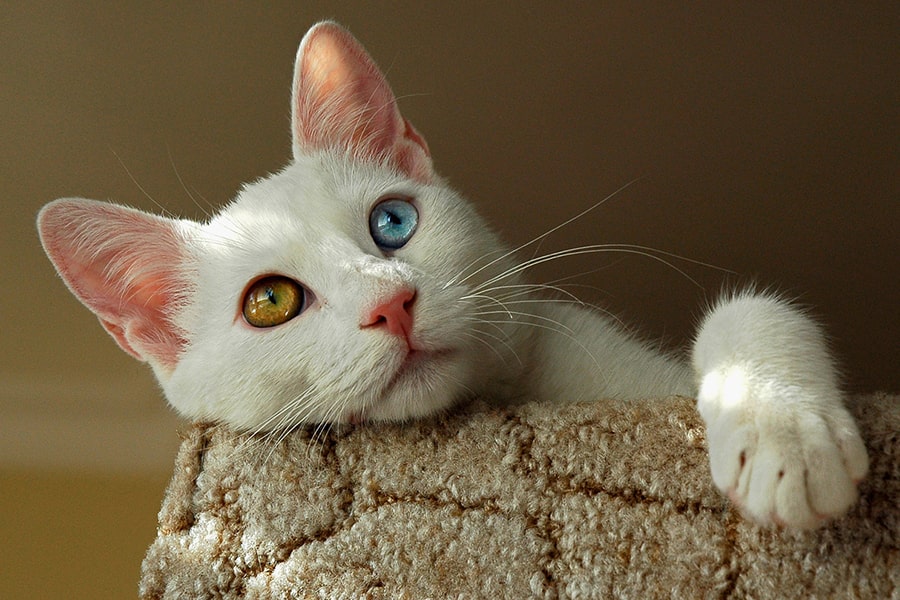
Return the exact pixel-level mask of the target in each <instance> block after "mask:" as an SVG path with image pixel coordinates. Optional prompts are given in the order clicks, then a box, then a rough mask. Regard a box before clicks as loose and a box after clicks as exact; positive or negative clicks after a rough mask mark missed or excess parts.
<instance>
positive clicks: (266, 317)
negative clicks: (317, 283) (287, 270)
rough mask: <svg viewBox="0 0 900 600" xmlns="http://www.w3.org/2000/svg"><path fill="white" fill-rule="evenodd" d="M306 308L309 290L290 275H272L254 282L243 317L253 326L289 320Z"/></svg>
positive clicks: (276, 323)
mask: <svg viewBox="0 0 900 600" xmlns="http://www.w3.org/2000/svg"><path fill="white" fill-rule="evenodd" d="M304 308H306V290H304V289H303V286H301V285H300V284H299V283H297V282H296V281H294V280H293V279H288V278H287V277H281V276H278V275H273V276H271V277H264V278H263V279H260V280H258V281H256V282H254V283H253V285H251V286H250V288H249V289H248V290H247V294H246V295H245V296H244V318H245V319H246V320H247V322H248V323H250V324H251V325H253V326H254V327H275V326H276V325H281V324H282V323H286V322H288V321H290V320H291V319H293V318H294V317H296V316H297V315H299V314H300V313H301V312H302V311H303V309H304Z"/></svg>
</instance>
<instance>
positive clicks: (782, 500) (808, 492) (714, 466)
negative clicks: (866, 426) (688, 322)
mask: <svg viewBox="0 0 900 600" xmlns="http://www.w3.org/2000/svg"><path fill="white" fill-rule="evenodd" d="M822 412H828V413H836V412H837V413H839V414H831V415H828V416H822V414H821V413H822ZM707 431H708V439H709V452H710V467H711V470H712V477H713V481H714V482H715V484H716V486H717V487H718V488H719V489H720V490H721V491H722V492H723V493H724V494H725V495H727V496H728V497H729V499H731V501H732V502H733V503H734V505H735V506H736V507H737V508H738V509H739V510H740V511H741V513H742V514H743V515H744V516H746V517H747V518H749V519H751V520H753V521H755V522H757V523H759V524H760V525H767V526H777V527H790V528H800V529H811V528H815V527H818V526H820V525H822V524H824V523H826V522H827V521H829V520H831V519H833V518H836V517H839V516H841V515H843V514H844V513H846V512H847V510H848V509H849V508H850V507H851V506H853V504H854V503H855V502H856V499H857V491H856V485H857V483H858V482H859V481H860V480H861V479H862V478H863V477H864V476H865V474H866V471H867V469H868V456H867V454H866V449H865V446H864V445H863V442H862V439H861V438H860V437H859V433H858V431H857V429H856V425H855V423H854V422H853V420H852V418H851V417H850V415H849V414H848V413H847V412H846V410H845V409H844V408H843V407H842V406H841V407H833V408H831V409H830V410H828V411H814V410H812V409H805V410H803V409H801V410H795V411H787V410H784V409H783V407H779V408H777V409H775V410H771V411H770V410H765V409H761V408H760V407H758V406H757V407H754V408H753V409H749V410H747V409H744V410H742V408H740V407H735V408H734V409H732V410H729V409H727V408H726V409H724V410H721V411H719V413H718V415H716V416H715V417H714V418H711V419H707Z"/></svg>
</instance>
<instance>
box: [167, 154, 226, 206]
mask: <svg viewBox="0 0 900 600" xmlns="http://www.w3.org/2000/svg"><path fill="white" fill-rule="evenodd" d="M166 153H167V154H168V156H169V164H171V165H172V171H173V172H174V173H175V177H176V179H178V183H179V184H181V189H183V190H184V192H185V193H186V194H187V197H188V198H190V200H191V202H193V204H194V206H196V207H197V208H199V209H200V212H202V213H203V216H205V217H206V218H209V217H210V216H212V214H213V213H214V212H215V207H214V206H213V205H212V204H211V203H209V202H208V201H207V200H206V198H203V195H202V194H198V195H199V196H200V197H201V198H203V201H204V202H206V206H205V207H204V206H201V205H200V203H199V202H197V199H196V198H195V197H194V195H193V194H192V193H191V190H189V189H188V186H187V185H186V184H185V183H184V179H182V177H181V173H179V172H178V167H177V166H176V165H175V157H173V156H172V148H170V147H169V145H168V144H166Z"/></svg>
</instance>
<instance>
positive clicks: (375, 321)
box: [360, 289, 416, 343]
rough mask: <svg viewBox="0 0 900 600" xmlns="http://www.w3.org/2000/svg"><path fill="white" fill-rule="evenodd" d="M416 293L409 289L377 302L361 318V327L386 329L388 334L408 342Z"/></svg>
mask: <svg viewBox="0 0 900 600" xmlns="http://www.w3.org/2000/svg"><path fill="white" fill-rule="evenodd" d="M415 301H416V291H415V290H414V289H413V290H410V289H404V290H400V291H398V292H395V293H394V294H392V295H391V296H390V297H388V298H387V300H385V301H383V302H379V303H378V304H377V305H376V306H375V307H374V308H372V309H371V310H370V311H369V312H368V313H367V314H366V315H365V316H364V318H363V321H362V323H360V326H361V327H386V328H387V330H388V331H389V332H391V333H392V334H394V335H396V336H400V337H403V338H406V341H407V343H408V342H409V341H410V334H411V333H412V327H413V316H412V309H413V304H414V303H415Z"/></svg>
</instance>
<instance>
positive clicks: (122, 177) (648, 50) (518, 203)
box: [0, 1, 900, 598]
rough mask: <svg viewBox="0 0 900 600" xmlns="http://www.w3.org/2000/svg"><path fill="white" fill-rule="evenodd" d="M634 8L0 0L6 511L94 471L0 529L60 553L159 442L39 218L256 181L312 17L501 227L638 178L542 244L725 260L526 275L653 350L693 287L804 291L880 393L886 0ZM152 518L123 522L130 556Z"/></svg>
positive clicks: (88, 574) (97, 572) (153, 455)
mask: <svg viewBox="0 0 900 600" xmlns="http://www.w3.org/2000/svg"><path fill="white" fill-rule="evenodd" d="M644 4H645V6H642V7H635V6H634V3H605V2H584V3H551V2H518V3H483V2H453V3H443V4H439V3H423V2H405V1H401V2H394V3H390V4H386V5H379V4H376V3H363V2H359V3H349V2H327V3H326V2H303V3H294V2H282V3H266V7H267V8H265V9H263V8H260V6H262V5H259V4H257V3H202V4H200V3H197V4H190V5H188V6H176V7H172V6H171V5H167V6H163V5H157V4H153V3H150V4H148V3H125V4H122V3H112V2H110V3H105V4H97V3H92V4H73V5H68V6H63V7H60V6H58V5H57V3H54V2H29V3H19V5H18V6H4V7H3V8H2V9H0V124H2V135H0V169H2V176H0V197H2V198H3V202H2V204H0V223H2V236H0V252H2V254H0V276H2V280H0V281H2V284H3V291H4V293H3V294H0V311H2V313H0V314H2V320H0V332H2V333H0V335H2V341H3V343H2V346H0V382H2V385H0V411H2V412H0V419H2V422H0V466H4V467H5V468H8V469H11V471H9V473H11V474H10V475H9V477H7V478H6V479H2V480H0V481H2V482H3V485H4V488H5V490H4V492H6V490H17V491H16V495H15V498H20V499H21V502H22V503H27V504H28V505H29V506H32V505H33V503H36V502H39V501H40V498H41V497H44V496H53V494H54V492H55V490H59V492H60V493H62V494H68V492H66V490H70V489H72V488H71V486H72V485H74V483H73V482H74V481H77V480H78V479H79V477H78V476H77V475H75V474H78V473H85V475H84V477H85V478H88V477H94V478H95V479H90V481H97V482H98V483H97V484H96V486H95V487H96V492H97V494H98V496H97V498H93V497H91V495H90V494H82V493H72V494H71V498H70V499H67V500H66V503H67V505H69V506H70V507H71V512H69V513H67V514H66V516H65V517H64V518H65V520H66V522H67V523H70V524H73V526H72V527H60V526H59V525H60V523H59V521H58V520H56V521H54V519H51V518H48V517H47V516H46V514H47V513H46V511H42V510H38V509H35V510H24V509H25V508H28V507H26V506H23V507H22V509H19V510H17V509H16V507H15V506H12V507H11V508H10V509H8V508H7V507H6V506H3V507H2V508H3V510H2V515H3V516H2V517H0V518H2V519H3V521H2V527H0V535H3V536H4V537H5V538H8V537H9V536H10V535H15V536H18V537H21V536H27V535H28V534H27V531H29V530H34V531H39V532H41V533H40V536H42V537H38V538H35V539H39V540H41V544H47V545H52V544H54V543H57V544H58V546H59V547H60V548H67V549H71V550H70V552H71V554H72V555H78V556H81V557H83V556H85V555H86V554H85V551H84V548H86V546H84V544H86V543H87V542H86V541H85V538H87V537H93V536H96V538H95V539H101V540H102V539H106V536H107V534H108V533H109V532H110V531H113V530H115V531H126V530H128V529H127V526H125V525H124V521H123V520H118V521H117V520H114V519H113V520H104V519H94V516H95V515H96V510H95V508H96V506H97V505H98V503H100V502H101V501H106V502H107V504H104V506H109V502H110V501H111V502H113V503H114V502H115V500H113V499H112V496H110V493H109V492H110V490H111V489H118V488H116V486H117V485H119V484H118V483H113V482H119V483H122V482H124V483H122V485H125V486H126V487H127V488H128V489H131V490H140V491H145V492H146V493H147V494H150V495H152V496H153V497H151V498H150V499H149V502H148V504H149V505H150V506H155V505H157V504H158V502H159V499H160V497H161V493H162V487H161V484H160V481H162V480H163V479H161V478H164V476H165V473H166V471H167V470H168V468H169V465H170V464H171V460H172V457H173V454H174V448H175V446H176V445H177V438H176V436H175V433H174V431H175V428H176V426H177V421H176V420H175V419H174V418H173V417H172V415H171V414H170V412H169V411H168V409H166V408H165V406H164V403H163V401H162V400H161V399H160V398H159V396H158V393H157V391H156V388H155V385H154V384H153V382H152V379H151V376H150V373H149V371H148V370H147V369H145V368H144V367H142V366H141V365H138V364H137V363H135V362H134V361H133V360H132V359H130V358H129V357H127V356H126V355H125V354H124V353H123V352H121V351H120V350H118V348H116V346H115V344H114V343H113V342H112V341H111V340H110V339H109V338H108V337H107V336H106V334H105V333H103V331H102V330H101V328H100V327H99V326H98V325H97V323H96V320H95V319H94V318H93V317H92V316H91V315H90V314H89V313H88V312H87V311H86V310H84V309H82V308H81V307H80V305H78V303H77V302H76V301H75V300H74V299H73V298H72V297H71V296H69V294H68V293H67V292H66V291H65V289H64V286H63V285H62V283H61V282H60V281H58V280H57V279H56V277H55V275H54V273H53V271H52V269H51V267H50V265H49V263H48V262H47V260H46V259H45V258H44V257H43V255H42V253H41V251H40V248H39V244H38V242H37V238H36V236H35V232H34V226H33V219H34V215H35V213H36V211H37V210H38V208H39V207H40V206H41V205H42V204H43V203H45V202H47V201H49V200H51V199H53V198H57V197H61V196H85V197H92V198H98V199H111V200H115V201H117V202H121V203H126V204H130V205H134V206H138V207H142V208H145V209H147V210H162V209H165V210H166V211H169V212H172V213H176V214H181V215H185V216H192V217H199V216H202V213H203V212H204V211H205V210H207V206H208V204H207V203H209V204H212V205H220V204H221V203H223V202H225V201H227V200H228V199H229V198H231V197H232V196H233V194H234V193H235V191H236V189H237V188H238V186H239V185H240V184H241V182H243V181H246V180H248V179H252V178H255V177H258V176H260V175H263V174H265V173H267V172H271V171H273V170H276V169H278V168H279V167H280V166H281V165H283V164H284V163H285V162H286V161H287V160H288V157H289V134H288V119H289V107H288V95H289V91H290V77H291V69H292V61H293V57H294V52H295V50H296V45H297V43H298V42H299V40H300V38H301V36H302V35H303V32H304V31H305V30H306V28H307V27H308V26H309V25H310V24H312V23H313V22H314V21H316V20H318V19H320V18H323V17H331V18H335V19H337V20H339V21H340V22H342V23H344V24H345V25H346V26H348V27H349V28H350V29H351V30H352V31H353V32H354V33H355V34H356V35H357V36H358V37H359V38H360V39H361V40H362V42H363V43H364V44H365V45H366V46H367V47H368V48H369V49H370V51H371V52H372V54H373V55H374V56H375V58H376V60H377V61H378V62H379V63H380V64H381V66H382V67H383V68H384V69H385V70H386V71H387V72H388V75H389V78H390V80H391V82H392V84H393V87H394V90H395V91H396V93H397V94H398V96H400V97H401V108H402V109H403V111H404V113H405V115H406V116H407V117H408V118H410V120H411V121H412V122H413V123H415V125H416V126H417V128H418V129H419V130H420V131H421V132H422V133H423V134H424V135H425V136H426V137H427V139H428V141H429V144H430V146H431V149H432V152H433V155H434V158H435V161H436V164H437V167H438V169H439V170H440V171H441V172H442V173H443V174H445V175H446V176H447V177H448V178H449V179H450V181H451V182H453V183H454V184H455V185H456V186H457V187H459V188H460V189H461V190H462V191H464V192H465V193H466V194H467V195H468V196H470V197H471V198H473V200H474V201H475V202H476V203H477V205H478V206H479V208H480V209H481V211H482V212H483V213H484V214H486V215H487V216H488V217H489V219H490V220H491V221H492V222H493V223H494V224H495V225H496V226H497V228H498V229H499V230H501V231H502V232H503V234H504V235H505V236H506V237H507V239H509V240H510V241H511V242H512V243H521V242H524V241H526V240H529V239H531V238H533V237H534V236H536V235H538V234H540V233H542V232H543V231H545V230H546V229H548V228H550V227H551V226H553V225H555V224H557V223H559V222H561V221H563V220H565V219H566V218H568V217H569V216H571V215H574V214H576V213H578V212H579V211H581V210H582V209H584V208H586V207H588V206H590V205H591V204H593V203H594V202H596V201H597V200H599V199H601V198H603V197H605V196H606V195H608V194H610V193H611V192H613V191H614V190H616V189H618V188H619V187H620V186H622V185H623V184H625V183H626V182H628V181H631V180H632V179H634V178H637V177H644V179H641V180H640V181H638V182H637V183H635V184H634V185H633V186H631V187H630V188H629V189H628V190H626V191H625V192H623V193H622V194H620V195H618V196H617V197H615V198H614V199H612V200H610V201H609V202H607V203H606V204H605V205H604V206H603V207H602V208H600V209H598V210H596V211H595V212H593V213H591V214H590V215H588V216H586V217H584V218H582V219H580V220H579V221H578V222H576V223H574V224H572V225H571V226H570V227H568V228H566V230H565V231H564V232H560V233H559V234H557V235H554V236H553V237H552V239H550V240H548V241H547V242H546V243H545V244H544V245H543V247H542V250H552V249H558V248H562V247H565V246H574V245H580V244H589V243H601V242H623V243H634V244H643V245H647V246H652V247H654V248H658V249H661V250H665V251H670V252H674V253H677V254H679V255H682V256H686V257H690V258H692V259H696V260H699V261H703V262H707V263H712V264H715V265H718V266H720V267H723V268H727V269H730V270H732V271H735V272H737V273H738V274H739V276H738V277H726V276H725V275H724V274H723V273H722V272H720V271H716V270H713V269H708V268H704V267H700V266H697V265H693V264H690V263H683V262H677V261H676V264H677V265H678V266H679V267H680V268H682V269H684V271H686V272H687V273H688V274H689V275H690V276H691V277H692V278H693V279H695V280H696V281H697V282H698V283H699V287H697V286H695V285H694V284H693V283H691V282H690V281H689V280H688V279H686V278H685V277H684V276H682V275H680V274H679V273H678V272H676V271H675V270H673V269H670V268H667V267H665V266H663V265H661V264H659V263H657V262H654V261H651V260H646V259H641V258H639V257H633V256H621V257H616V256H600V257H589V258H586V259H585V260H583V261H581V262H575V261H573V262H570V263H566V264H564V265H556V266H554V267H553V268H552V269H549V270H547V271H544V272H542V273H537V274H536V275H535V278H537V279H540V278H542V277H543V278H545V279H549V278H556V277H559V276H560V274H575V273H580V272H584V271H591V270H593V269H597V268H598V267H602V269H601V270H599V271H596V272H593V273H590V274H589V275H586V276H584V277H583V278H581V279H580V280H578V281H579V283H582V284H584V285H585V287H584V288H581V289H583V293H582V295H583V296H584V297H585V298H586V299H588V300H591V301H595V302H600V303H603V304H604V305H605V306H606V307H607V308H609V309H610V310H611V311H613V312H614V313H617V314H619V315H622V316H623V318H624V319H625V320H627V321H628V322H630V323H633V324H635V325H636V326H637V327H638V328H639V329H640V330H642V331H643V332H645V333H646V334H647V335H648V336H652V337H663V338H664V339H665V340H667V343H669V344H671V345H673V346H678V345H679V344H682V343H683V341H684V340H685V339H686V337H687V336H688V335H689V332H690V330H691V326H692V324H693V323H694V322H695V320H696V318H697V316H698V314H699V307H700V306H701V304H702V302H704V301H706V300H708V299H709V298H712V297H714V296H715V295H716V293H717V291H718V290H720V289H721V288H722V286H723V285H725V284H726V283H731V284H733V283H736V282H741V281H747V280H750V279H752V278H755V279H756V280H757V281H759V282H761V283H763V284H772V285H774V286H776V287H777V288H779V289H782V290H786V291H788V292H789V293H791V294H795V295H797V296H799V297H800V298H801V299H802V301H803V302H804V303H806V304H809V305H811V306H813V307H814V312H815V314H817V315H818V316H819V317H820V318H821V320H822V321H823V322H825V323H826V324H827V326H828V329H829V331H830V333H831V336H832V340H833V344H834V347H835V349H836V350H837V353H838V355H839V357H840V360H841V362H842V364H843V366H844V367H845V370H846V372H847V375H848V376H847V381H848V385H849V386H850V387H851V388H852V389H860V390H872V389H889V390H893V391H898V390H900V373H898V369H897V368H896V363H897V348H898V339H900V319H898V316H897V299H898V256H900V253H898V250H900V244H898V235H897V233H898V225H900V208H898V200H900V198H898V191H900V185H898V183H900V169H898V166H900V160H898V159H900V156H898V155H900V152H898V140H900V135H898V134H900V131H898V121H900V119H898V105H900V103H898V99H900V83H898V82H900V78H898V76H897V75H898V72H900V69H898V52H897V48H898V47H900V39H898V38H900V32H898V29H897V27H896V24H897V18H898V12H897V7H896V3H893V2H886V1H885V2H867V3H855V4H850V3H827V4H823V3H803V4H799V5H796V6H781V5H780V4H779V3H749V4H748V3H745V4H746V5H733V4H727V5H726V4H725V3H709V4H708V5H706V6H701V5H697V4H695V3H690V4H689V5H688V4H684V3H663V2H655V3H644ZM513 7H514V8H513ZM23 469H24V471H23ZM22 473H26V474H27V473H30V474H34V473H51V475H46V476H47V477H52V478H51V479H40V485H38V484H35V483H34V481H37V480H33V479H29V477H30V475H29V476H25V475H22ZM52 473H56V475H53V474H52ZM59 473H66V474H67V475H65V476H62V475H59ZM88 474H90V475H88ZM34 477H38V476H37V475H34ZM41 477H44V475H41ZM73 478H74V479H73ZM110 478H112V479H110ZM135 478H137V479H135ZM14 481H18V482H19V483H10V482H14ZM29 482H31V483H29ZM54 482H55V483H54ZM103 482H106V483H103ZM129 482H130V483H129ZM32 484H33V485H32ZM36 485H37V486H38V487H35V486H36ZM129 486H130V487H129ZM35 490H38V492H36V491H35ZM5 497H7V498H9V497H13V496H10V495H6V496H5ZM123 501H127V500H126V499H124V497H123ZM16 502H18V500H16ZM48 502H51V503H52V502H57V501H56V500H48ZM73 503H76V504H77V505H76V504H73ZM35 506H38V505H35ZM54 506H57V505H51V506H48V507H47V510H55V508H53V507H54ZM150 510H151V509H150V508H149V507H148V506H142V507H141V508H140V514H136V515H134V517H135V518H136V519H140V520H141V521H140V522H141V523H143V525H139V526H138V525H135V526H136V527H144V529H140V531H141V533H140V534H137V533H136V534H135V538H140V539H138V540H137V542H136V543H138V545H139V546H140V545H146V543H148V542H149V539H150V538H151V537H152V528H150V529H149V531H148V529H147V527H146V520H147V518H148V511H150ZM137 511H138V509H137V508H135V512H137ZM153 512H154V513H155V511H153ZM17 515H26V517H23V518H28V519H33V522H31V521H26V524H27V527H25V526H24V525H22V522H21V521H17V522H16V523H14V521H16V519H17ZM153 516H154V515H153V514H149V518H150V520H151V522H152V518H153ZM57 518H58V517H57ZM92 519H94V520H92ZM82 521H83V522H86V523H95V521H96V523H97V524H96V528H97V529H96V530H95V529H94V526H93V525H92V526H91V527H90V528H88V529H87V530H85V529H83V528H79V527H77V526H76V525H77V523H79V522H82ZM106 521H108V522H106ZM104 522H106V525H107V527H108V531H106V532H104V531H103V529H102V527H103V523H104ZM42 528H43V529H42ZM135 531H138V530H135ZM11 532H12V533H11ZM57 534H58V535H59V536H72V537H73V539H71V540H68V541H65V542H63V541H61V540H56V538H55V536H56V535H57ZM148 535H149V537H148ZM109 539H112V538H109ZM54 540H56V541H54ZM29 547H30V548H32V550H33V551H34V555H33V556H32V557H31V558H32V559H33V560H30V559H29V560H25V559H22V560H19V562H12V563H10V562H9V561H7V559H6V555H5V554H4V556H3V557H2V562H3V563H5V564H7V565H9V564H14V565H18V566H17V567H16V568H18V569H24V571H23V573H27V569H29V568H33V569H35V575H33V577H34V581H37V580H38V579H37V578H39V577H40V575H39V573H41V572H43V571H45V570H46V569H47V566H46V564H42V563H41V561H40V558H41V553H40V545H38V546H29ZM12 551H14V550H12V549H10V547H9V546H8V545H7V547H6V548H4V550H3V552H4V553H5V552H12ZM28 556H31V555H28ZM23 561H24V562H23ZM112 570H113V571H114V572H110V571H111V568H107V566H104V565H102V564H96V565H94V568H93V570H91V569H87V570H85V571H84V572H83V573H82V574H81V575H76V574H73V575H72V576H73V577H77V576H82V577H83V578H84V581H87V582H90V581H93V580H97V579H104V578H112V577H119V578H124V580H125V581H126V582H132V583H129V585H132V586H133V582H134V581H136V572H137V565H134V568H133V569H131V570H129V571H127V572H124V571H121V570H120V569H119V568H118V567H115V568H112ZM30 579H31V577H26V578H25V580H26V581H28V580H30ZM2 580H7V581H8V579H7V578H6V577H0V581H2ZM104 580H105V579H104ZM3 585H4V584H3V583H0V596H2V597H7V596H8V594H6V593H4V591H3V588H2V586H3ZM128 589H134V588H133V587H131V588H128ZM39 595H40V594H39ZM10 597H15V596H10ZM93 597H95V598H98V597H106V596H101V595H96V596H93ZM110 597H114V596H110Z"/></svg>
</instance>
